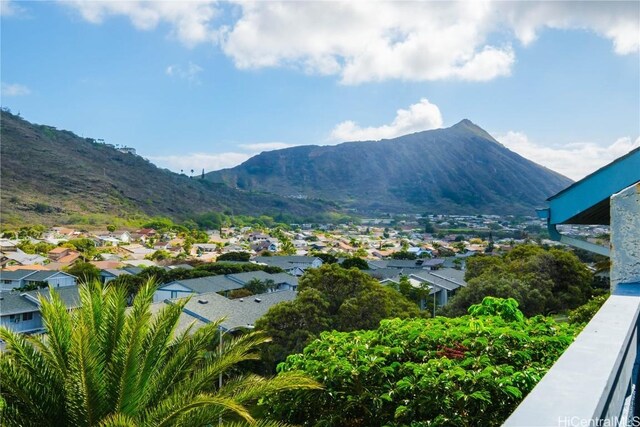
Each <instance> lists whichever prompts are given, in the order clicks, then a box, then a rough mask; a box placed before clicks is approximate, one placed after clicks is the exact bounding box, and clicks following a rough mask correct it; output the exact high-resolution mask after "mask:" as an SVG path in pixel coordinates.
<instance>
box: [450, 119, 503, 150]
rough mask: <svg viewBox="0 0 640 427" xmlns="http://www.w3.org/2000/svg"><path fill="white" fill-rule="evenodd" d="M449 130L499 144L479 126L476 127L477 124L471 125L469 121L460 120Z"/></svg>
mask: <svg viewBox="0 0 640 427" xmlns="http://www.w3.org/2000/svg"><path fill="white" fill-rule="evenodd" d="M451 129H458V130H461V131H467V132H472V133H474V134H476V135H478V136H480V137H482V138H485V139H488V140H490V141H493V142H495V143H497V144H500V143H499V142H498V141H496V140H495V138H494V137H492V136H491V135H490V134H489V132H487V131H486V130H484V129H482V128H481V127H480V126H478V125H477V124H475V123H473V122H472V121H471V120H469V119H462V120H460V121H459V122H458V123H456V124H455V125H453V126H451Z"/></svg>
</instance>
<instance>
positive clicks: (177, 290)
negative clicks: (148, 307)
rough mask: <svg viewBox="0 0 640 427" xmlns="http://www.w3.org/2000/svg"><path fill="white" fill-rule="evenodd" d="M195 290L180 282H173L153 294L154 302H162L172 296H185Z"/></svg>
mask: <svg viewBox="0 0 640 427" xmlns="http://www.w3.org/2000/svg"><path fill="white" fill-rule="evenodd" d="M193 293H194V292H193V290H191V289H189V288H187V287H186V286H182V285H180V284H178V283H171V284H169V285H167V286H163V287H162V288H160V289H158V290H157V291H156V293H155V294H153V302H162V301H164V300H166V299H172V298H184V297H186V296H189V295H191V294H193Z"/></svg>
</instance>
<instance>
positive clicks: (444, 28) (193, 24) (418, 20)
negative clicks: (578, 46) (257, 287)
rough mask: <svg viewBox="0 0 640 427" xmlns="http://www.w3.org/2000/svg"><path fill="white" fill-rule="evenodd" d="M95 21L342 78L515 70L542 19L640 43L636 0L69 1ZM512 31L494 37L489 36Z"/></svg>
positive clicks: (248, 61)
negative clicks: (167, 33) (161, 31)
mask: <svg viewBox="0 0 640 427" xmlns="http://www.w3.org/2000/svg"><path fill="white" fill-rule="evenodd" d="M62 1H63V3H64V4H66V5H68V6H70V7H73V8H75V9H76V10H78V11H79V12H80V14H81V16H82V17H83V18H84V19H86V20H88V21H90V22H94V23H100V22H102V21H103V20H105V19H106V18H107V17H109V16H112V15H116V16H125V17H128V18H129V20H130V21H131V22H132V24H133V25H134V26H135V27H136V28H139V29H141V30H150V29H154V28H157V27H158V26H159V25H160V24H162V23H166V24H168V25H169V27H170V28H171V34H172V35H173V36H174V37H176V38H177V39H179V40H180V41H182V42H183V43H185V44H186V45H188V46H194V45H196V44H198V43H217V44H219V46H220V47H221V48H222V50H223V51H224V53H225V54H227V55H228V56H229V57H230V58H231V59H232V60H233V61H234V63H235V64H236V66H237V67H238V68H241V69H246V68H263V67H294V68H297V69H300V70H302V71H304V72H306V73H309V74H320V75H336V76H339V78H340V80H341V82H342V83H344V84H359V83H364V82H372V81H383V80H389V79H400V80H412V81H424V80H440V79H461V80H469V81H486V80H491V79H494V78H497V77H500V76H508V75H509V74H510V73H511V68H512V67H513V64H514V63H515V61H516V58H515V54H514V51H513V49H512V47H511V44H512V42H514V41H515V40H517V41H519V42H520V43H522V44H523V45H525V46H526V45H528V44H530V43H533V42H534V41H535V39H536V38H537V36H538V35H539V33H540V31H541V30H543V29H545V28H554V29H571V30H587V31H592V32H594V33H596V34H598V35H600V36H601V37H605V38H607V39H609V40H611V41H612V43H613V49H614V51H615V52H616V53H617V54H620V55H624V54H632V53H636V52H638V51H639V50H640V4H639V3H638V2H634V1H616V2H604V1H564V2H563V1H538V2H525V1H521V2H518V1H512V2H505V1H460V2H454V1H448V2H442V1H431V2H417V1H414V2H394V1H387V2H385V1H380V2H364V1H332V2H322V1H319V2H301V1H297V2H296V1H288V2H278V1H235V2H233V3H232V4H233V5H234V6H232V7H227V8H225V9H227V10H231V12H230V13H228V16H225V17H224V18H225V21H226V22H227V23H226V24H224V25H222V24H220V23H219V22H217V20H219V21H222V19H219V18H220V16H221V15H222V13H221V9H222V8H218V6H217V3H216V2H214V1H209V0H207V1H205V0H202V1H193V2H192V1H188V2H178V1H140V0H138V1H104V2H103V1H89V0H62ZM495 35H497V36H498V38H499V39H501V40H506V41H505V42H501V43H494V44H489V40H491V39H492V36H495Z"/></svg>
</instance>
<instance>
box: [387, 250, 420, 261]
mask: <svg viewBox="0 0 640 427" xmlns="http://www.w3.org/2000/svg"><path fill="white" fill-rule="evenodd" d="M391 258H393V259H409V260H413V259H416V258H417V256H416V254H414V253H411V252H407V251H404V250H403V251H400V252H394V253H392V254H391Z"/></svg>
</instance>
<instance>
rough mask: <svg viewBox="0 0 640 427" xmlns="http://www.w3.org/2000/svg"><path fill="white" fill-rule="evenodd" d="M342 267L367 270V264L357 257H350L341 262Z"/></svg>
mask: <svg viewBox="0 0 640 427" xmlns="http://www.w3.org/2000/svg"><path fill="white" fill-rule="evenodd" d="M341 265H342V267H344V268H354V267H355V268H357V269H359V270H368V269H369V264H367V261H365V260H364V259H362V258H359V257H355V256H354V257H350V258H347V259H345V260H344V261H342V264H341Z"/></svg>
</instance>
